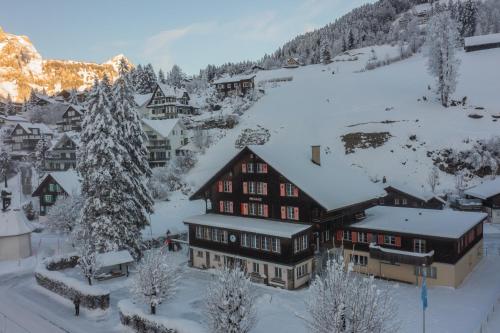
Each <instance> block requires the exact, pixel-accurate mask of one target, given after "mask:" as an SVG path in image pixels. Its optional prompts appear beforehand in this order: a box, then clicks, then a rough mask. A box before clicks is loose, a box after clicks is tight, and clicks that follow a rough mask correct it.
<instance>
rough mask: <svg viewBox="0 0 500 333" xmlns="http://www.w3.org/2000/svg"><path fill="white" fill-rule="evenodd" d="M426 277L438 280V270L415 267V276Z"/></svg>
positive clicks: (432, 267)
mask: <svg viewBox="0 0 500 333" xmlns="http://www.w3.org/2000/svg"><path fill="white" fill-rule="evenodd" d="M424 273H425V276H426V277H428V278H431V279H437V268H436V267H434V266H431V267H422V266H415V275H416V276H424Z"/></svg>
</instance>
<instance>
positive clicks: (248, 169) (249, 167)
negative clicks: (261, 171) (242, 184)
mask: <svg viewBox="0 0 500 333" xmlns="http://www.w3.org/2000/svg"><path fill="white" fill-rule="evenodd" d="M247 173H254V169H253V163H248V164H247Z"/></svg>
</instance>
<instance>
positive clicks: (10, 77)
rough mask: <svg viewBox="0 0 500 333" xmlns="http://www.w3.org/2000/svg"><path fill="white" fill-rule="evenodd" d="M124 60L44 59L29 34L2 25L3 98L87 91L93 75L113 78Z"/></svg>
mask: <svg viewBox="0 0 500 333" xmlns="http://www.w3.org/2000/svg"><path fill="white" fill-rule="evenodd" d="M121 59H125V61H126V62H127V63H129V64H130V65H131V66H133V65H132V63H131V62H130V61H129V60H128V59H127V58H126V57H125V56H124V55H123V54H119V55H116V56H114V57H112V58H110V59H109V60H107V61H105V62H103V63H101V64H99V63H96V62H91V61H78V60H65V59H44V58H43V57H42V56H41V55H40V53H39V52H38V51H37V49H36V48H35V46H34V45H33V43H32V42H31V40H30V39H29V37H28V36H24V35H15V34H11V33H7V32H5V31H4V30H3V29H2V27H0V98H3V99H7V98H8V97H9V96H10V98H11V99H12V100H13V101H16V102H23V101H25V100H26V99H28V98H29V95H30V92H31V90H32V89H35V90H38V91H45V92H46V93H47V94H49V95H50V94H56V93H57V92H59V91H61V90H65V89H66V90H69V89H77V90H80V91H81V90H85V89H88V88H90V87H91V86H92V84H93V82H94V78H95V77H97V78H99V79H102V77H103V76H104V75H105V74H106V75H108V76H109V77H110V79H111V80H112V81H113V80H115V79H116V78H117V77H118V63H119V62H120V61H121Z"/></svg>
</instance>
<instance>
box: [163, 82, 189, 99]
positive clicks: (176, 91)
mask: <svg viewBox="0 0 500 333" xmlns="http://www.w3.org/2000/svg"><path fill="white" fill-rule="evenodd" d="M158 87H159V88H160V89H161V91H162V92H163V94H164V95H165V96H166V97H169V96H175V97H176V98H181V97H182V96H183V95H184V93H186V92H187V90H186V89H184V88H177V87H174V86H171V85H169V84H164V83H158Z"/></svg>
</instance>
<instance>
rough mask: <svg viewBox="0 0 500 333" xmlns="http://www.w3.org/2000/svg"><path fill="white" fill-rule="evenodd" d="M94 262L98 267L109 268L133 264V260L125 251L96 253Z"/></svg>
mask: <svg viewBox="0 0 500 333" xmlns="http://www.w3.org/2000/svg"><path fill="white" fill-rule="evenodd" d="M96 262H97V264H98V266H99V267H110V266H115V265H120V264H128V263H131V262H134V258H132V256H131V255H130V252H128V251H127V250H121V251H112V252H106V253H98V254H97V256H96Z"/></svg>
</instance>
